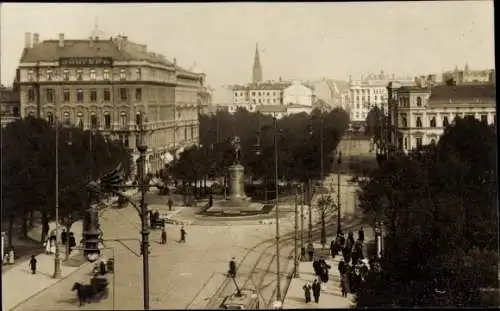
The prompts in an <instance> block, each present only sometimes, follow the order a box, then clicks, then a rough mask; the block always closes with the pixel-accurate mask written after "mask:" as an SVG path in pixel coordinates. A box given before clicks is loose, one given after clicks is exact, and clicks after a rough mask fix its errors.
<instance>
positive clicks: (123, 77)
mask: <svg viewBox="0 0 500 311" xmlns="http://www.w3.org/2000/svg"><path fill="white" fill-rule="evenodd" d="M126 78H127V73H126V72H125V69H120V80H125V79H126Z"/></svg>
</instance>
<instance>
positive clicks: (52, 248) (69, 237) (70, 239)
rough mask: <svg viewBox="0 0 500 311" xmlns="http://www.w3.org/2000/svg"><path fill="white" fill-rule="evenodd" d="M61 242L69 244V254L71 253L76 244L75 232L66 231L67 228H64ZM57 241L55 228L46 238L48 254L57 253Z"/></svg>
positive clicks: (45, 243)
mask: <svg viewBox="0 0 500 311" xmlns="http://www.w3.org/2000/svg"><path fill="white" fill-rule="evenodd" d="M61 242H62V244H63V245H68V249H69V254H71V252H72V250H73V247H75V246H76V239H75V234H74V233H73V232H71V231H70V232H66V229H64V228H63V229H62V232H61ZM56 243H57V237H56V232H55V230H53V231H52V232H50V235H49V237H48V238H47V239H46V240H45V242H44V245H45V253H46V254H55V252H56Z"/></svg>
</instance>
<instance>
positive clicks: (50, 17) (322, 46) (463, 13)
mask: <svg viewBox="0 0 500 311" xmlns="http://www.w3.org/2000/svg"><path fill="white" fill-rule="evenodd" d="M0 17H1V21H0V26H1V30H0V33H1V38H0V42H1V48H0V52H1V78H2V81H1V83H2V84H4V85H10V84H11V83H12V80H13V78H14V74H15V69H16V67H17V66H18V63H19V58H20V56H21V52H22V49H23V47H24V34H25V33H26V32H31V33H35V32H36V33H39V35H40V40H41V41H43V40H49V39H57V38H58V34H59V33H64V35H65V37H66V38H68V39H71V38H73V39H82V38H88V37H89V36H90V33H91V31H92V29H93V27H94V24H95V21H96V20H97V21H98V25H99V29H100V30H101V31H103V32H104V33H105V34H106V35H107V36H115V35H118V34H122V35H126V36H128V38H129V40H131V41H134V42H137V43H141V44H147V45H148V50H149V51H152V52H155V53H160V54H163V55H165V56H166V57H167V58H168V59H170V60H172V59H173V58H174V57H175V58H176V59H177V63H178V64H179V65H180V66H182V67H185V68H189V67H191V66H193V65H194V64H195V63H196V67H197V68H199V69H201V70H203V71H204V72H205V73H206V75H207V83H208V84H209V85H211V86H218V85H223V84H235V83H247V82H249V81H250V80H251V75H252V66H253V59H254V54H255V46H256V43H258V44H259V49H260V58H261V64H262V67H263V79H264V80H278V79H279V78H280V77H282V78H283V79H286V80H288V79H303V80H308V79H318V78H322V77H326V78H335V79H339V80H347V79H348V76H349V74H351V75H352V77H353V79H356V78H359V77H360V76H361V75H368V74H369V73H372V72H373V73H379V72H380V71H381V70H384V72H386V73H389V74H390V73H395V74H396V75H397V76H415V75H420V74H429V73H440V72H442V71H443V70H448V69H453V68H454V67H455V65H458V66H459V67H460V68H463V67H464V65H465V64H466V63H468V64H469V68H471V69H488V68H494V55H495V54H494V22H493V20H494V18H493V1H442V2H441V1H429V2H427V1H424V2H419V1H413V2H378V1H377V2H335V3H310V2H308V3H300V2H293V3H292V2H291V3H283V2H282V3H271V2H269V3H236V2H235V3H155V4H147V3H137V4H134V3H127V4H112V3H92V4H90V3H87V4H83V3H57V4H51V3H33V4H30V3H3V4H2V5H1V13H0Z"/></svg>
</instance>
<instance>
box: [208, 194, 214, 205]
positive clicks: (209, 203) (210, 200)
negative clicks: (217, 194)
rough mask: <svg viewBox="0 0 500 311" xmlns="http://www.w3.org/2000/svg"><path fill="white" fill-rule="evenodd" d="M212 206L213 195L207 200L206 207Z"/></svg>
mask: <svg viewBox="0 0 500 311" xmlns="http://www.w3.org/2000/svg"><path fill="white" fill-rule="evenodd" d="M212 205H214V196H213V194H210V197H209V198H208V207H212Z"/></svg>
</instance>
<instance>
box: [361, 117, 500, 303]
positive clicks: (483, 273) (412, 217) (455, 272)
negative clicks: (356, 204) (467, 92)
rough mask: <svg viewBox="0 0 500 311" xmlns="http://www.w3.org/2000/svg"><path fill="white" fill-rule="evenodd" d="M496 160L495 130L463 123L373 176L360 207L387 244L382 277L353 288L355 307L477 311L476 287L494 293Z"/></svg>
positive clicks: (471, 120)
mask: <svg viewBox="0 0 500 311" xmlns="http://www.w3.org/2000/svg"><path fill="white" fill-rule="evenodd" d="M495 158H496V133H495V131H494V130H493V129H492V128H491V127H489V126H487V125H486V124H483V123H481V122H479V121H477V120H475V119H474V118H465V119H457V120H456V122H455V124H454V125H452V126H450V127H449V128H448V129H446V131H445V133H444V134H443V136H442V137H441V139H440V140H439V142H438V144H437V145H434V146H426V148H423V149H422V150H418V151H416V152H415V153H414V154H411V155H409V156H399V157H397V158H395V159H392V160H388V161H387V162H386V163H384V164H383V165H382V167H380V168H379V169H377V170H376V171H375V172H373V173H372V175H371V176H370V179H369V181H368V182H367V183H366V184H363V186H362V191H361V196H360V206H361V208H362V209H363V210H364V211H365V213H367V214H370V215H372V216H373V218H377V219H383V220H384V222H385V223H386V224H387V227H386V229H385V230H386V231H387V232H388V237H387V239H386V243H385V249H384V253H385V255H386V256H385V258H384V260H383V273H381V274H380V275H372V276H371V277H370V278H369V280H367V282H366V283H365V286H363V287H362V288H361V289H360V291H359V293H358V306H359V307H391V306H400V307H407V306H420V307H426V306H443V307H450V306H451V307H457V306H465V307H474V306H476V307H477V306H480V305H481V293H480V288H497V287H498V280H497V278H496V274H497V271H496V263H495V261H496V258H498V250H497V245H498V225H497V223H496V219H497V217H498V214H497V208H496V179H495V177H494V175H495V173H494V172H495V171H496V163H495V160H494V159H495ZM381 197H385V198H386V201H385V204H382V200H381V199H380V198H381ZM435 289H437V290H435ZM496 304H498V302H496Z"/></svg>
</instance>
